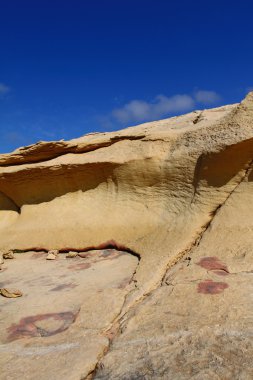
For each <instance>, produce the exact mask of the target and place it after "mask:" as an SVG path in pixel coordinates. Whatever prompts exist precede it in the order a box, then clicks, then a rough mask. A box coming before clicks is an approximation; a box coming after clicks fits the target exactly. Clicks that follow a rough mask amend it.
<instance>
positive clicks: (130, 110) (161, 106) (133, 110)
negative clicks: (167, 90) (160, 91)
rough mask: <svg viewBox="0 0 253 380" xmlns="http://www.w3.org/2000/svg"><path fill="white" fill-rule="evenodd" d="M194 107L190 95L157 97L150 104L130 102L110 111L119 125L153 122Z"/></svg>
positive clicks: (139, 101) (141, 101)
mask: <svg viewBox="0 0 253 380" xmlns="http://www.w3.org/2000/svg"><path fill="white" fill-rule="evenodd" d="M194 105H195V102H194V99H193V97H191V96H190V95H174V96H171V97H167V96H165V95H158V96H156V97H155V99H154V100H153V101H152V102H146V101H144V100H132V101H131V102H129V103H127V104H125V105H124V106H123V107H121V108H116V109H114V110H113V111H112V116H113V117H114V118H115V119H116V120H117V121H119V122H120V123H129V122H141V121H144V120H155V119H159V118H161V117H163V116H165V115H168V114H171V113H177V112H183V111H188V110H190V109H193V107H194Z"/></svg>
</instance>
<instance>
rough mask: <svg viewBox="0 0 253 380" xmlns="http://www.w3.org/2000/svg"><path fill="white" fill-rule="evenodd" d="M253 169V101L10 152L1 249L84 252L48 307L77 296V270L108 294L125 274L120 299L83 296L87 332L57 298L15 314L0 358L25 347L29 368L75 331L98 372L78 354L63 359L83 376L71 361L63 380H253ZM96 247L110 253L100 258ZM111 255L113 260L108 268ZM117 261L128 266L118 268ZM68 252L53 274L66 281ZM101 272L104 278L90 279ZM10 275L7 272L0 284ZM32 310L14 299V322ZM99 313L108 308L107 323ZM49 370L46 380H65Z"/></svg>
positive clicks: (0, 187)
mask: <svg viewBox="0 0 253 380" xmlns="http://www.w3.org/2000/svg"><path fill="white" fill-rule="evenodd" d="M252 163H253V93H250V94H248V96H247V97H246V98H245V99H244V100H243V101H242V102H241V103H240V104H235V105H229V106H224V107H220V108H216V109H211V110H204V111H195V112H192V113H189V114H187V115H183V116H179V117H173V118H170V119H166V120H161V121H157V122H152V123H146V124H142V125H139V126H136V127H131V128H127V129H125V130H122V131H119V132H111V133H98V134H91V135H86V136H84V137H81V138H80V139H75V140H71V141H69V142H65V141H60V142H50V143H46V142H40V143H38V144H35V145H32V146H29V147H25V148H21V149H19V150H17V151H15V152H13V153H11V154H8V155H1V156H0V237H1V239H0V250H8V249H12V250H19V251H22V250H23V251H34V252H35V251H39V250H41V251H43V250H44V251H48V250H51V249H58V250H59V251H60V252H66V251H76V252H79V256H76V257H74V258H69V259H66V260H69V261H68V262H69V264H68V270H69V271H73V273H74V274H73V277H71V279H68V281H64V282H58V281H54V280H53V279H52V280H51V283H52V284H51V285H52V288H50V291H48V292H49V293H50V295H51V296H52V295H53V294H58V293H59V292H71V294H75V297H77V295H76V293H75V291H76V288H75V287H74V286H75V284H76V278H77V277H76V276H78V275H77V274H78V273H80V272H81V273H83V272H84V273H85V277H84V281H88V282H89V281H90V280H89V279H90V278H92V281H94V289H100V288H99V284H98V282H99V280H100V279H101V278H103V277H104V276H105V279H106V281H109V282H108V283H107V282H106V284H105V287H107V286H109V287H110V286H111V285H110V284H111V283H110V281H111V270H114V269H113V268H114V265H115V262H118V263H119V264H118V265H119V266H118V267H117V268H118V269H117V270H118V271H119V275H120V280H119V283H118V285H117V291H110V292H103V294H102V295H101V297H102V298H101V300H100V298H99V299H98V298H97V297H98V296H96V297H95V296H93V295H92V296H91V298H89V297H88V298H87V302H88V304H89V302H91V305H92V306H91V307H90V308H88V309H89V312H88V313H87V314H85V315H86V317H85V320H86V318H88V321H90V323H91V324H90V327H87V326H88V325H86V324H85V326H86V327H85V328H87V330H85V334H84V335H81V336H80V329H82V324H81V325H78V321H79V318H80V317H79V315H80V313H82V306H81V309H80V311H78V310H79V309H78V310H77V309H76V307H74V306H75V305H76V304H77V303H78V302H77V301H76V302H74V303H73V304H72V302H71V301H70V303H69V304H68V306H69V307H68V308H67V309H66V308H64V309H62V305H63V299H62V300H61V298H57V297H56V299H57V302H52V303H51V304H50V307H46V308H43V310H41V309H40V308H39V309H38V310H37V306H36V307H35V309H36V313H29V314H28V315H27V313H25V314H24V315H22V313H21V314H20V315H19V314H17V316H19V318H18V320H15V321H14V320H13V321H11V322H12V323H11V325H10V326H6V328H5V327H4V329H3V330H2V339H3V344H4V346H3V347H4V348H1V349H2V350H3V351H4V352H5V350H6V349H7V348H6V347H11V349H10V348H8V349H7V350H9V351H8V352H9V353H8V354H6V355H16V353H17V352H19V351H18V350H19V348H16V346H15V342H16V340H15V339H14V338H15V337H18V339H17V341H18V342H19V341H20V342H21V341H23V339H28V340H29V342H30V343H29V344H30V346H29V347H30V348H29V349H28V351H29V350H30V351H29V353H27V357H28V356H29V355H30V354H31V353H30V352H34V355H36V353H35V351H36V350H37V348H36V349H35V347H37V346H36V345H38V344H39V345H40V344H42V343H40V342H41V340H43V342H47V344H51V343H50V342H52V344H54V342H55V341H54V339H56V337H57V345H59V347H60V348H59V350H60V351H61V350H65V346H64V344H66V340H67V341H68V342H69V338H68V336H69V335H68V334H70V333H71V331H72V329H73V331H74V335H75V334H77V335H78V334H79V335H78V339H79V338H80V339H83V341H82V342H81V341H79V340H78V345H79V346H80V347H81V346H82V347H84V346H85V347H86V351H85V360H86V359H87V358H88V359H87V360H88V364H87V362H86V361H85V360H84V358H82V359H81V358H80V357H79V356H78V354H77V355H76V354H75V353H74V351H73V350H72V349H71V348H70V346H69V350H70V351H69V355H70V356H68V359H66V362H67V361H68V360H70V361H72V358H74V357H75V360H76V362H75V363H76V364H75V365H76V367H75V368H76V371H75V372H73V373H72V374H71V372H69V367H68V366H67V364H66V363H65V365H64V359H63V358H62V355H61V358H59V361H57V366H58V367H60V368H61V369H62V372H61V373H60V376H61V379H62V378H63V379H64V378H66V379H72V378H73V379H79V378H82V379H84V378H87V379H90V378H98V379H99V378H101V379H125V380H127V379H128V380H130V379H153V378H156V379H168V378H173V379H179V380H180V379H183V380H186V379H189V378H193V379H201V380H202V379H208V380H209V379H210V380H211V379H226V378H228V379H230V378H233V379H251V378H252V364H251V360H250V357H252V327H251V326H252V322H253V320H252V319H253V318H252V306H253V305H252V298H251V296H250V294H251V292H252V285H253V283H252V246H253V237H252V236H253V235H252V229H253V227H252V215H253V208H252V207H253V206H252V205H253V202H252V201H253V199H252V194H253V192H252V190H253V189H252V183H253V182H252V180H253V175H252V173H253V171H252ZM91 250H92V251H94V250H100V251H98V252H100V253H99V254H97V258H96V259H95V258H94V257H95V256H93V255H92V258H91V256H90V253H89V252H90V251H91ZM103 250H112V252H114V253H113V254H112V253H110V254H109V259H107V260H104V259H105V258H106V257H107V254H106V253H101V252H104V251H103ZM87 251H88V252H87ZM119 251H121V252H122V251H124V252H125V255H127V256H124V257H128V258H129V257H130V261H129V262H127V263H123V262H122V263H121V260H122V259H121V256H120V254H119V253H118V252H119ZM27 254H28V253H20V255H21V256H20V257H22V255H24V257H26V256H25V255H27ZM36 254H37V255H38V254H39V253H38V252H37V253H36ZM41 254H42V255H43V253H41ZM64 254H65V253H64ZM28 255H29V254H28ZM62 255H63V253H60V254H59V255H58V256H59V257H57V258H56V259H55V260H53V261H45V263H46V264H44V265H48V268H49V267H50V266H51V267H50V268H52V267H54V268H59V269H57V270H62V268H61V257H62ZM118 255H119V257H118ZM135 256H137V257H135ZM81 259H83V260H84V261H79V260H81ZM138 259H139V261H138ZM92 260H93V261H92ZM94 260H95V261H94ZM101 260H102V261H101ZM117 260H118V261H117ZM70 261H71V262H70ZM18 262H19V261H18V260H11V262H10V263H8V265H9V266H10V268H11V267H13V268H15V266H16V265H17V263H18ZM103 262H104V263H106V267H103V271H100V270H98V271H96V270H94V276H95V277H94V276H93V277H92V276H91V274H89V275H87V274H88V273H93V269H94V265H96V266H97V268H100V266H101V265H102V263H103ZM43 263H44V261H43ZM137 264H138V265H137ZM121 265H123V266H122V267H121ZM4 266H5V264H4ZM60 268H61V269H60ZM41 269H42V268H41ZM15 270H18V269H15ZM44 270H45V268H44ZM124 271H126V272H127V275H125V272H124ZM8 273H9V274H10V273H11V272H10V271H9V268H7V267H3V270H2V272H0V276H1V277H0V281H1V279H2V278H4V279H5V282H6V281H7V284H5V283H4V284H3V286H4V287H7V285H8V281H9V278H8ZM114 273H115V275H116V273H117V271H116V272H114ZM13 275H14V274H13ZM27 275H28V274H27V273H26V272H25V271H24V272H22V274H21V272H20V274H19V279H20V278H22V280H25V279H26V276H27ZM5 276H6V277H5ZM86 276H87V278H86ZM90 276H91V277H90ZM96 276H97V277H96ZM113 276H114V275H113ZM117 276H118V275H117ZM117 278H118V277H117ZM34 281H35V280H34ZM32 282H33V281H31V284H32ZM42 282H43V281H42ZM54 282H55V283H54ZM35 283H36V281H35ZM89 284H90V283H89ZM108 284H109V285H108ZM39 285H40V284H39ZM89 286H90V285H89ZM92 286H93V285H92ZM39 291H40V288H38V289H37V288H36V292H38V293H36V294H37V296H36V300H37V298H38V297H39V294H40V293H39ZM27 292H28V294H30V290H29V289H27ZM115 292H116V293H115ZM122 292H123V293H122ZM80 294H82V292H81V293H80V291H79V292H78V297H79V296H80ZM98 294H99V293H98ZM86 296H87V292H86ZM78 297H77V298H76V300H77V299H79V298H78ZM103 297H104V298H103ZM107 297H109V298H107ZM24 299H25V298H22V297H21V298H19V299H18V300H11V301H10V302H11V303H10V305H11V307H12V308H13V309H11V314H10V315H15V310H16V308H17V306H16V305H17V302H24ZM1 301H3V300H1ZM83 302H84V301H81V302H79V304H82V303H83ZM64 304H65V303H64ZM4 305H5V304H4ZM98 305H100V306H101V308H102V309H99V310H108V316H107V317H106V320H104V319H103V316H101V311H99V310H98V309H97V307H98ZM112 305H114V306H112ZM65 306H67V305H65ZM100 306H99V307H100ZM4 307H5V306H3V309H4ZM104 308H105V309H104ZM6 310H7V308H6ZM19 310H20V309H19ZM85 310H87V308H86V309H85ZM15 316H16V315H15ZM17 316H16V317H17ZM8 319H9V317H8V318H6V317H3V321H4V322H3V323H4V326H5V321H6V320H7V321H8ZM95 326H98V327H97V330H96V334H95V335H94V329H95V328H96V327H95ZM7 328H8V329H9V330H8V331H7V330H6V329H7ZM71 336H72V335H71ZM58 339H60V340H58ZM70 340H71V339H70ZM59 342H60V343H59ZM71 342H72V341H71ZM72 343H73V342H72ZM72 343H71V344H72ZM43 344H44V343H43ZM73 344H76V343H75V341H74V343H73ZM10 345H13V346H10ZM79 346H78V347H79ZM27 347H28V346H27ZM41 347H42V346H41ZM57 347H58V346H57ZM62 347H64V348H62ZM71 347H72V346H71ZM73 347H74V346H73ZM34 350H35V351H34ZM43 350H44V351H43ZM45 350H46V351H45ZM48 350H49V351H48ZM50 350H51V351H50ZM66 350H68V348H66ZM28 351H27V352H28ZM42 351H43V354H38V355H42V356H43V355H44V352H52V348H47V347H45V346H43V347H42V348H41V350H40V351H39V352H42ZM60 351H59V352H60ZM36 352H37V351H36ZM57 352H58V351H57ZM57 355H58V354H56V356H55V357H54V358H53V356H52V358H53V359H52V360H53V361H55V360H56V358H57ZM59 356H60V354H59ZM8 358H10V357H9V356H8ZM79 358H80V360H79ZM90 358H91V359H90ZM235 358H237V361H236V360H235ZM4 360H5V359H4ZM8 360H9V367H8V368H7V370H6V372H5V373H6V374H8V371H10V370H11V365H10V360H11V359H8ZM22 360H23V359H20V363H21V361H22ZM25 360H27V362H26V367H25V368H29V365H30V364H29V359H25ZM57 360H58V359H57ZM73 360H74V359H73ZM7 362H8V361H7ZM41 363H42V361H41ZM47 364H48V366H47V369H45V376H49V374H50V376H51V377H52V376H53V377H54V378H55V376H56V375H55V374H56V372H52V374H51V373H50V365H51V362H50V360H49V361H47ZM20 365H21V364H20ZM32 366H33V367H32V368H33V370H34V371H35V369H36V363H35V362H34V361H33V362H32ZM45 368H46V367H45ZM64 371H65V372H64ZM17 373H18V372H17ZM70 374H71V375H70ZM15 376H16V375H13V377H12V378H13V379H15ZM50 376H49V377H50ZM64 376H65V377H64ZM71 376H72V377H71ZM78 376H79V377H78ZM10 378H11V377H10ZM41 378H43V377H41ZM56 378H57V377H56Z"/></svg>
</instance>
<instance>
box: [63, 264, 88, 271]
mask: <svg viewBox="0 0 253 380" xmlns="http://www.w3.org/2000/svg"><path fill="white" fill-rule="evenodd" d="M90 267H91V264H89V263H78V264H72V265H69V266H68V269H70V270H83V269H88V268H90Z"/></svg>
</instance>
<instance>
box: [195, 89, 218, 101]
mask: <svg viewBox="0 0 253 380" xmlns="http://www.w3.org/2000/svg"><path fill="white" fill-rule="evenodd" d="M194 95H195V99H196V101H197V102H198V103H202V104H215V103H217V102H219V101H220V100H221V98H220V95H219V94H217V92H215V91H205V90H199V91H196V92H195V94H194Z"/></svg>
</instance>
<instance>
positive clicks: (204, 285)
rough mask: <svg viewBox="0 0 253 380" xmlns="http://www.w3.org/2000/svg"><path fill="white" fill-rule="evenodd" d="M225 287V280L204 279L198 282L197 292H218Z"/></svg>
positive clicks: (226, 285)
mask: <svg viewBox="0 0 253 380" xmlns="http://www.w3.org/2000/svg"><path fill="white" fill-rule="evenodd" d="M226 288H228V284H226V283H225V282H216V281H212V280H205V281H202V282H200V283H199V284H198V293H202V294H220V293H222V292H223V291H224V290H225V289H226Z"/></svg>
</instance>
